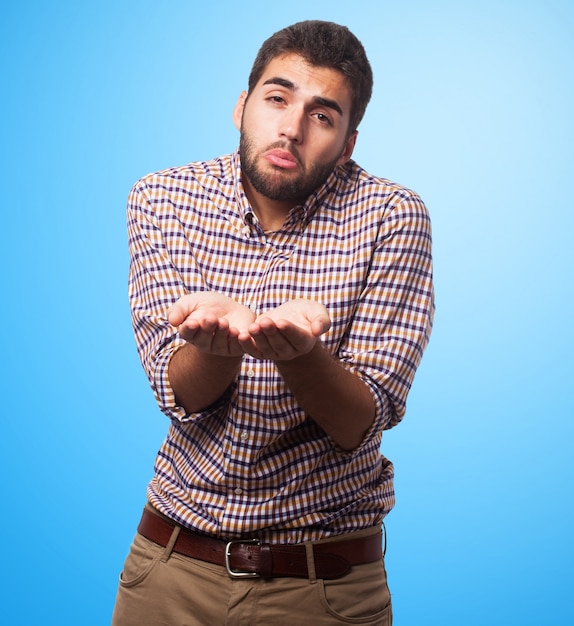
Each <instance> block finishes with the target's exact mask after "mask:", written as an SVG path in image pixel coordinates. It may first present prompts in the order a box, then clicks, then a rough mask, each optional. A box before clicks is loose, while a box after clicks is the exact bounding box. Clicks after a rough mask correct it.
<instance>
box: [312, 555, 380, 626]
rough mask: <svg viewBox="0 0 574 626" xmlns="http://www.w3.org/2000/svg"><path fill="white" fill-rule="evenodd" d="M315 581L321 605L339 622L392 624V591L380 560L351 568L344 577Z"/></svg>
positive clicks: (373, 624)
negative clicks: (317, 585)
mask: <svg viewBox="0 0 574 626" xmlns="http://www.w3.org/2000/svg"><path fill="white" fill-rule="evenodd" d="M318 584H319V593H320V596H321V602H322V604H323V606H324V607H325V609H326V610H327V611H328V612H329V613H330V614H331V615H332V616H333V617H335V618H337V619H338V620H339V621H340V622H341V623H342V624H368V625H369V626H391V624H392V606H391V594H390V592H389V588H388V585H387V574H386V571H385V565H384V563H383V561H382V560H381V561H377V562H375V563H367V564H365V565H359V566H356V567H353V569H352V570H351V572H350V573H349V574H347V576H344V577H343V578H338V579H336V580H321V581H318Z"/></svg>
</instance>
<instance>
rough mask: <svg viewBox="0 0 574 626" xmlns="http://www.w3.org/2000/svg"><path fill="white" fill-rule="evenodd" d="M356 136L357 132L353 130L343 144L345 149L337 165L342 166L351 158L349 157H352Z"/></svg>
mask: <svg viewBox="0 0 574 626" xmlns="http://www.w3.org/2000/svg"><path fill="white" fill-rule="evenodd" d="M358 134H359V131H358V130H355V131H353V132H352V133H351V136H350V137H349V138H348V139H347V143H346V144H345V148H344V149H343V152H342V153H341V156H340V157H339V159H338V160H337V165H342V164H343V163H346V162H347V161H348V160H349V159H350V158H351V156H352V155H353V150H354V149H355V144H356V143H357V135H358Z"/></svg>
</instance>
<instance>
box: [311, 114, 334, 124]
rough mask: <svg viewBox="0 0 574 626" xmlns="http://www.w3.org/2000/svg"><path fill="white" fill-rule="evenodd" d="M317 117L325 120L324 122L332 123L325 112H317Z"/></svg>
mask: <svg viewBox="0 0 574 626" xmlns="http://www.w3.org/2000/svg"><path fill="white" fill-rule="evenodd" d="M315 117H316V118H317V119H318V120H319V121H320V122H323V123H324V124H330V123H331V120H330V118H329V117H327V116H326V115H325V114H324V113H315Z"/></svg>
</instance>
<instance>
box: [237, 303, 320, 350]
mask: <svg viewBox="0 0 574 626" xmlns="http://www.w3.org/2000/svg"><path fill="white" fill-rule="evenodd" d="M330 326H331V319H330V318H329V314H328V313H327V309H326V308H325V307H324V306H323V305H322V304H320V303H319V302H315V301H313V300H290V301H289V302H285V303H284V304H282V305H281V306H279V307H277V308H276V309H273V310H271V311H269V312H267V313H265V314H263V315H260V316H259V317H258V318H257V319H256V320H255V321H254V322H253V323H252V324H250V325H249V327H248V328H247V329H246V331H243V332H240V333H239V336H238V342H239V344H240V345H241V346H242V348H243V350H244V351H245V352H247V353H249V354H251V355H252V356H254V357H256V358H259V359H271V360H274V361H286V360H291V359H294V358H296V357H298V356H302V355H304V354H307V353H308V352H310V351H311V350H312V349H313V347H314V346H315V344H316V343H317V340H318V339H319V337H320V336H321V335H322V334H323V333H325V332H326V331H327V330H329V328H330Z"/></svg>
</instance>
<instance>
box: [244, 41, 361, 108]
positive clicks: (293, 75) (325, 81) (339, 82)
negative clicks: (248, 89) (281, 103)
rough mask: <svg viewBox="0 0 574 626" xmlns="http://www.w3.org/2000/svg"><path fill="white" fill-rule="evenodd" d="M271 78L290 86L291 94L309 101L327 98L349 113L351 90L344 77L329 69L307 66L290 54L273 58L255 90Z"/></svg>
mask: <svg viewBox="0 0 574 626" xmlns="http://www.w3.org/2000/svg"><path fill="white" fill-rule="evenodd" d="M273 78H281V79H284V80H287V81H289V82H291V83H292V84H293V86H294V91H297V92H300V93H304V94H307V95H309V96H311V97H317V96H319V97H329V98H334V99H336V100H337V101H339V102H341V103H342V104H344V105H345V107H344V110H345V111H348V110H349V105H350V102H351V90H350V87H349V84H348V82H347V79H346V78H345V76H344V75H343V74H342V73H341V72H339V71H338V70H335V69H333V68H330V67H321V66H317V65H311V64H310V63H308V62H307V61H306V60H305V59H304V58H303V57H302V56H301V55H299V54H295V53H290V54H284V55H282V56H278V57H275V58H274V59H272V60H271V61H270V62H269V63H268V64H267V67H266V68H265V70H264V71H263V73H262V74H261V78H260V79H259V81H258V83H257V85H256V87H262V86H264V85H265V83H266V82H267V81H269V80H270V79H273Z"/></svg>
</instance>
